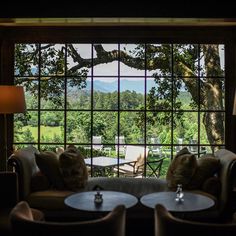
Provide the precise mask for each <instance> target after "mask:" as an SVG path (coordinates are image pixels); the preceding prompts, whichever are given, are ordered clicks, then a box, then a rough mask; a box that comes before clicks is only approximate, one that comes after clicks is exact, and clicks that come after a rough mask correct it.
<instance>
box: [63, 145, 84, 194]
mask: <svg viewBox="0 0 236 236" xmlns="http://www.w3.org/2000/svg"><path fill="white" fill-rule="evenodd" d="M59 163H60V169H61V172H62V175H63V180H64V183H65V187H66V189H68V190H72V191H78V190H79V189H81V188H83V187H84V186H85V185H86V183H87V180H88V172H87V167H86V164H85V162H84V158H83V156H82V155H81V153H80V152H79V151H78V150H76V148H74V147H70V148H67V149H66V151H64V152H63V153H62V154H61V155H60V156H59Z"/></svg>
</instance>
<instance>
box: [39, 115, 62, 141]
mask: <svg viewBox="0 0 236 236" xmlns="http://www.w3.org/2000/svg"><path fill="white" fill-rule="evenodd" d="M40 118H41V119H40V142H43V143H48V142H52V143H63V142H64V112H62V111H41V112H40Z"/></svg>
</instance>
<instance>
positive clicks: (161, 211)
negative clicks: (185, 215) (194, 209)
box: [154, 200, 236, 236]
mask: <svg viewBox="0 0 236 236" xmlns="http://www.w3.org/2000/svg"><path fill="white" fill-rule="evenodd" d="M173 201H174V200H173ZM154 218H155V236H172V235H175V234H176V233H178V234H179V235H181V236H189V235H191V236H199V235H201V236H210V235H214V236H222V235H225V236H230V235H232V236H233V235H235V234H236V223H232V222H231V223H209V222H197V221H190V220H185V219H182V218H177V217H176V216H174V215H172V213H170V212H169V211H168V210H167V209H166V208H165V207H164V206H163V205H161V204H157V205H156V206H155V209H154Z"/></svg>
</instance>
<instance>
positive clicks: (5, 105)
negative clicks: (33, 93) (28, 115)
mask: <svg viewBox="0 0 236 236" xmlns="http://www.w3.org/2000/svg"><path fill="white" fill-rule="evenodd" d="M25 111H26V104H25V94H24V88H23V87H22V86H14V85H0V114H13V113H23V112H25Z"/></svg>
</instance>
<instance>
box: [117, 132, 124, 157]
mask: <svg viewBox="0 0 236 236" xmlns="http://www.w3.org/2000/svg"><path fill="white" fill-rule="evenodd" d="M115 144H116V146H115V147H116V155H118V152H119V154H125V145H124V144H125V136H115Z"/></svg>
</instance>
